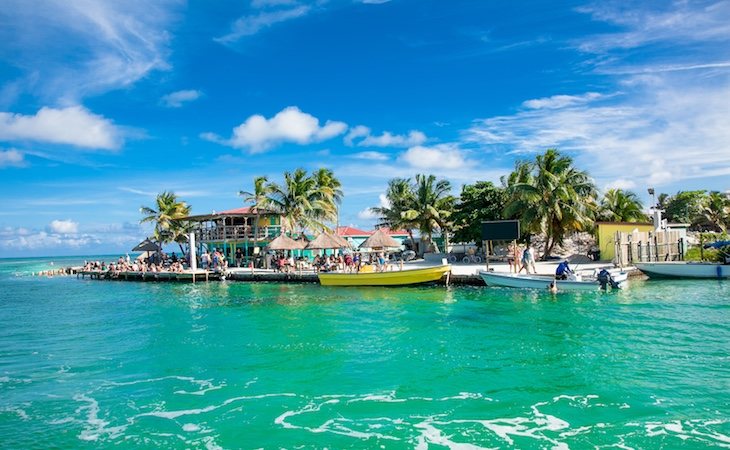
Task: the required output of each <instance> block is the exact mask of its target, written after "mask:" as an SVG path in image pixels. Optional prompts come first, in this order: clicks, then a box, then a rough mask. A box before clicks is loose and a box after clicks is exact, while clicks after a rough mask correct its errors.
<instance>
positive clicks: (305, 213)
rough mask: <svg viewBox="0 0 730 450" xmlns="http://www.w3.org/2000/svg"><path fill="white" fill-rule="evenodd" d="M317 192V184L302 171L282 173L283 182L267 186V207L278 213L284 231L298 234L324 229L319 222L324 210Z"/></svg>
mask: <svg viewBox="0 0 730 450" xmlns="http://www.w3.org/2000/svg"><path fill="white" fill-rule="evenodd" d="M322 202H323V201H322V199H321V196H320V195H319V193H318V190H317V181H316V180H315V179H314V178H312V177H310V176H308V175H307V172H306V171H305V170H304V169H296V170H295V171H294V172H293V173H292V172H284V183H283V184H281V185H280V184H277V183H270V184H269V185H268V188H267V192H266V202H265V203H266V205H267V207H268V208H269V209H270V210H272V211H274V212H276V213H278V214H280V215H281V216H282V219H283V222H284V223H283V224H282V225H283V226H284V229H285V231H286V229H288V230H289V231H290V232H293V231H295V228H298V230H296V231H299V232H301V233H304V230H306V229H326V226H325V225H324V223H323V222H322V221H321V218H322V214H323V211H324V210H325V208H324V206H323V203H322Z"/></svg>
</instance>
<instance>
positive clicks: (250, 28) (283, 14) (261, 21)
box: [215, 2, 311, 44]
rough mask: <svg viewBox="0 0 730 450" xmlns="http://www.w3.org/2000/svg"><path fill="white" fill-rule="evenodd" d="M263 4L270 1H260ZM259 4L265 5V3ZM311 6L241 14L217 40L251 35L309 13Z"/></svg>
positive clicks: (229, 40)
mask: <svg viewBox="0 0 730 450" xmlns="http://www.w3.org/2000/svg"><path fill="white" fill-rule="evenodd" d="M262 3H263V4H269V5H270V4H271V2H262ZM263 4H262V5H261V6H265V5H263ZM279 4H281V3H279ZM310 10H311V7H309V6H306V5H296V6H293V7H291V8H288V9H280V10H276V11H263V12H260V13H258V14H253V15H249V16H243V17H240V18H238V19H237V20H236V21H235V22H234V23H233V25H232V26H231V32H230V33H228V34H226V35H225V36H221V37H219V38H216V39H215V40H216V41H217V42H220V43H223V44H228V43H233V42H236V41H238V40H239V39H241V38H243V37H246V36H252V35H254V34H256V33H258V32H259V31H261V30H263V29H265V28H268V27H270V26H272V25H274V24H277V23H280V22H285V21H287V20H291V19H296V18H298V17H303V16H305V15H307V13H309V11H310Z"/></svg>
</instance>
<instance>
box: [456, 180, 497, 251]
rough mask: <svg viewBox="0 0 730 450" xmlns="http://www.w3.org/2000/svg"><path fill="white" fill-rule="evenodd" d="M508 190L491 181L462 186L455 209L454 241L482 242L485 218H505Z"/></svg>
mask: <svg viewBox="0 0 730 450" xmlns="http://www.w3.org/2000/svg"><path fill="white" fill-rule="evenodd" d="M506 203H507V192H506V191H505V190H504V189H503V188H500V187H498V186H495V185H494V184H493V183H492V182H491V181H477V182H476V183H474V184H466V185H464V186H463V187H462V188H461V196H460V197H459V201H458V203H457V204H456V208H455V209H454V214H453V216H452V220H453V222H454V242H481V240H482V227H481V223H482V221H483V220H500V219H503V218H504V216H503V214H502V213H503V211H504V206H505V204H506Z"/></svg>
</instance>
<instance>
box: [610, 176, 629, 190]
mask: <svg viewBox="0 0 730 450" xmlns="http://www.w3.org/2000/svg"><path fill="white" fill-rule="evenodd" d="M634 188H636V181H634V180H628V179H626V178H617V179H615V180H612V181H610V182H608V183H607V184H606V185H605V186H604V189H621V190H629V189H634Z"/></svg>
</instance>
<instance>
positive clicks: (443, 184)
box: [401, 174, 456, 251]
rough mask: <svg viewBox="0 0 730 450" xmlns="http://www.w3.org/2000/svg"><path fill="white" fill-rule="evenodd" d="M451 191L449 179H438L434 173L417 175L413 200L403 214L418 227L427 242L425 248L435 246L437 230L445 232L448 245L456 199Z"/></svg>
mask: <svg viewBox="0 0 730 450" xmlns="http://www.w3.org/2000/svg"><path fill="white" fill-rule="evenodd" d="M450 192H451V183H449V182H448V181H447V180H436V176H434V175H422V174H418V175H416V181H415V184H414V186H413V194H414V195H413V200H412V202H411V204H410V205H408V206H409V209H407V210H406V211H403V212H402V213H401V215H402V216H403V218H404V219H406V220H408V221H411V222H412V223H413V224H414V225H415V226H416V227H417V228H418V231H419V232H420V234H421V240H422V241H425V243H426V245H425V246H424V247H426V248H424V249H423V250H427V249H428V248H430V247H432V246H434V247H435V244H434V242H433V238H432V236H433V232H434V231H437V230H438V231H441V232H442V233H443V235H444V241H445V244H446V245H448V229H449V228H450V221H449V217H450V216H451V213H452V212H453V210H454V203H455V200H456V199H455V198H454V197H453V196H452V195H450ZM436 251H438V249H437V250H436Z"/></svg>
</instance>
